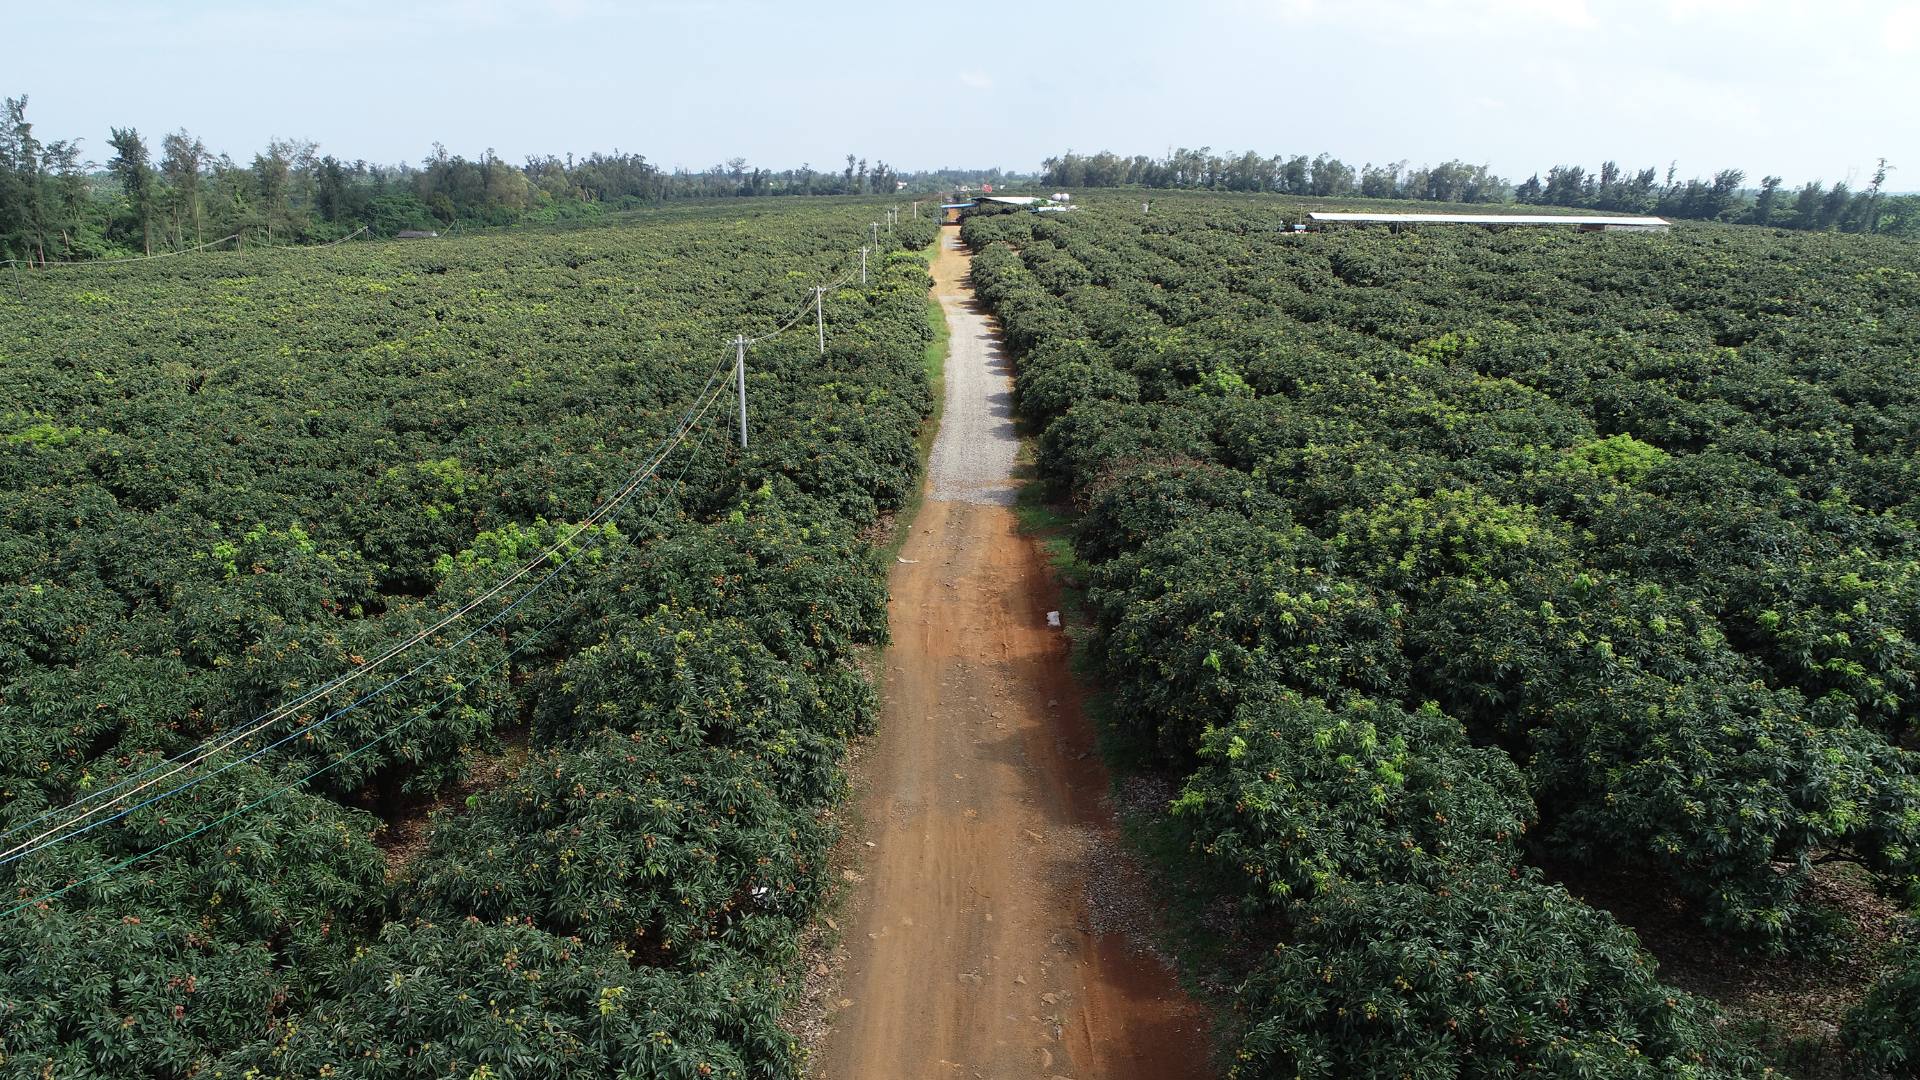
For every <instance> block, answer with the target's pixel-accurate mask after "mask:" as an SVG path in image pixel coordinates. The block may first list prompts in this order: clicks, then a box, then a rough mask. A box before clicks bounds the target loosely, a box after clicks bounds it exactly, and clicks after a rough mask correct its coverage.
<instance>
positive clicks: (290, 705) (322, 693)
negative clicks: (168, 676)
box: [0, 234, 853, 865]
mask: <svg viewBox="0 0 1920 1080" xmlns="http://www.w3.org/2000/svg"><path fill="white" fill-rule="evenodd" d="M236 235H237V234H236ZM232 238H233V237H228V238H226V239H232ZM341 239H342V240H346V239H351V235H350V236H348V237H342V238H341ZM219 242H220V241H212V243H219ZM338 242H340V241H336V243H338ZM169 254H178V252H170V253H169ZM852 280H853V273H852V272H851V271H849V272H848V273H847V274H845V275H843V276H842V277H841V278H839V279H838V280H837V281H835V282H833V283H831V284H829V285H826V286H823V287H820V288H823V289H825V290H832V289H836V288H839V287H840V286H841V285H844V284H846V283H848V282H850V281H852ZM808 306H810V305H809V304H807V303H802V304H801V306H800V309H799V310H798V311H797V312H796V313H795V315H794V316H793V318H791V319H789V320H787V322H786V323H785V324H784V325H782V326H781V327H780V328H779V329H777V330H774V331H772V332H771V333H768V334H763V335H761V336H759V337H755V338H749V339H747V344H749V345H752V344H757V343H759V342H762V341H765V340H767V339H768V338H772V337H776V336H778V335H780V334H782V333H785V332H786V331H787V330H789V329H792V328H793V327H794V326H795V325H797V324H798V323H799V321H800V319H802V318H804V317H805V315H806V309H807V307H808ZM605 510H606V506H604V505H603V506H602V507H601V509H600V510H596V511H595V513H594V514H593V515H591V516H589V517H588V519H587V521H586V522H583V523H581V524H580V525H579V526H577V527H576V528H575V530H574V532H573V533H572V534H570V535H569V536H567V537H566V538H565V539H563V540H561V541H559V542H557V543H555V544H554V545H553V546H551V547H549V548H548V549H547V550H545V551H543V552H542V553H541V554H540V556H539V557H537V558H536V559H534V560H533V561H532V562H531V563H529V564H527V565H526V566H523V567H521V568H520V569H519V570H518V571H516V572H515V573H514V574H513V575H512V576H510V577H508V578H507V579H506V580H504V581H502V582H500V583H499V584H498V585H496V586H494V588H492V589H490V590H488V591H487V592H485V593H483V594H481V595H480V596H478V597H475V598H474V600H473V601H471V602H470V603H468V604H467V605H466V606H465V607H463V608H461V609H459V610H457V611H455V612H454V613H453V614H451V615H449V616H447V617H445V618H443V619H442V620H441V621H440V622H438V623H436V624H434V625H433V626H430V627H427V628H426V629H425V630H422V631H420V632H418V633H416V634H415V635H414V636H412V637H410V638H408V639H407V640H405V641H403V642H401V643H400V644H398V645H396V646H393V647H390V648H389V649H388V650H387V651H386V652H385V653H383V654H382V655H380V656H378V657H376V658H375V659H374V660H372V661H370V662H368V663H366V664H363V665H361V666H358V667H355V668H353V669H352V670H350V671H347V672H343V673H341V674H340V675H338V676H335V677H334V678H333V679H330V680H328V681H326V682H324V683H321V684H320V685H319V686H316V687H314V688H312V689H310V690H308V691H307V692H306V693H304V694H302V695H300V696H299V697H297V698H295V699H294V700H292V701H290V702H285V703H283V704H282V705H280V706H279V707H278V708H276V709H274V710H271V711H269V712H267V713H262V714H260V715H259V716H257V717H255V718H253V720H251V721H248V723H246V724H243V725H241V726H240V727H238V728H234V729H229V730H228V731H227V732H224V733H222V734H221V735H218V736H215V737H214V738H212V739H209V740H207V741H205V742H203V743H201V744H200V745H198V746H196V747H193V748H190V749H188V750H186V751H183V752H182V753H181V754H179V755H176V756H175V757H173V758H170V759H167V760H164V761H161V762H159V763H157V764H155V765H153V766H149V767H148V769H146V770H144V771H142V772H140V773H137V774H135V775H134V776H131V777H127V778H123V779H122V780H120V781H119V782H117V783H115V784H113V785H111V786H109V787H107V788H104V789H102V790H100V791H96V792H92V793H90V794H88V795H87V796H86V797H84V798H82V799H78V800H75V801H74V802H72V803H70V804H68V805H66V806H64V807H61V808H57V809H52V810H49V811H47V812H45V813H43V814H41V815H40V816H39V817H38V818H35V819H34V820H33V821H30V822H27V823H25V824H23V825H16V826H12V827H10V828H7V829H5V830H0V840H3V839H5V838H7V837H10V836H13V835H15V834H16V833H19V832H21V831H24V830H26V829H31V828H35V827H38V826H39V825H41V824H42V823H44V822H45V821H46V820H47V819H49V818H52V817H55V816H57V815H59V814H61V813H63V812H74V811H81V808H83V807H86V806H87V805H88V804H89V803H92V802H96V801H100V800H105V802H104V803H103V804H102V805H101V806H99V807H94V808H91V809H87V810H85V811H84V812H81V813H80V814H79V816H78V817H77V818H73V819H71V820H69V821H67V822H64V823H62V824H60V825H57V826H54V827H53V828H52V829H49V830H46V831H44V832H42V833H40V834H39V835H36V836H34V837H32V838H30V839H29V840H27V841H25V842H24V843H21V844H16V845H14V846H13V847H10V848H7V849H5V850H4V851H0V865H5V864H7V863H8V862H12V861H14V860H15V859H16V858H18V857H19V856H20V855H21V854H22V852H23V849H26V848H29V847H33V846H34V845H37V844H39V842H40V841H41V840H44V839H46V838H47V837H48V836H51V835H54V834H56V833H59V832H62V831H64V830H66V829H69V828H73V827H74V826H75V825H77V824H79V823H80V822H83V821H85V820H86V819H87V818H90V817H93V816H95V815H97V814H99V813H102V812H105V811H106V810H107V809H108V807H110V806H111V805H112V804H113V803H116V802H119V801H122V800H124V799H126V798H129V797H132V796H133V795H137V794H139V793H140V792H141V791H144V790H147V789H148V788H150V787H153V786H155V785H156V784H158V783H161V782H164V781H165V780H166V779H167V778H168V777H169V776H172V775H175V774H177V773H178V772H180V771H182V770H183V769H185V768H191V767H193V766H194V765H197V764H199V762H200V761H203V760H205V759H206V758H208V757H211V756H212V755H214V754H217V753H219V752H221V751H223V750H225V749H227V748H229V747H231V746H233V745H235V744H236V743H239V742H241V741H244V740H245V739H247V738H250V737H252V736H253V735H255V734H258V733H260V732H262V731H264V730H266V729H268V728H271V727H273V726H274V725H276V724H278V723H279V722H280V721H282V720H284V719H286V718H287V717H288V716H291V715H294V714H295V713H297V712H298V711H299V710H300V709H302V708H304V707H306V706H307V705H309V704H311V703H313V702H314V701H317V700H320V699H321V698H323V697H327V696H329V695H331V694H332V693H333V692H334V691H336V690H339V689H341V688H342V687H344V686H347V685H349V684H351V683H353V682H355V681H357V680H358V679H360V678H361V677H362V676H364V675H366V674H367V673H369V672H371V671H373V670H376V669H378V668H379V667H381V666H382V665H384V664H386V663H387V662H388V661H390V660H392V659H393V658H394V657H396V656H398V655H400V654H401V653H404V652H406V651H407V650H409V649H411V648H413V647H414V646H415V645H418V644H419V643H420V642H422V641H424V640H426V639H427V638H429V637H431V636H432V635H434V634H437V633H439V632H440V631H441V630H443V629H445V628H446V627H447V626H449V625H451V624H452V623H454V622H456V621H458V620H460V619H462V618H464V617H466V616H467V615H468V614H470V613H471V612H472V611H473V610H475V609H476V608H477V607H478V606H479V605H480V604H483V603H485V602H486V601H488V600H490V599H492V598H493V597H494V596H496V595H498V594H499V593H500V592H502V591H504V590H505V589H506V588H507V587H509V586H511V585H512V584H513V583H514V582H516V581H518V580H519V579H520V578H521V577H522V576H524V575H525V574H526V573H528V572H530V571H532V570H534V569H536V568H538V567H539V566H540V565H542V564H544V563H545V562H546V561H547V560H548V559H550V558H551V557H552V556H553V555H554V553H555V552H557V551H558V550H559V549H560V548H562V547H565V546H566V545H568V544H570V543H572V541H573V539H574V538H575V537H577V536H578V535H579V534H580V532H581V531H583V530H585V529H587V528H590V527H591V526H592V525H593V524H595V523H597V521H598V518H599V515H600V514H601V513H602V512H604V511H605ZM498 618H499V615H496V616H495V619H498ZM492 622H493V620H489V622H488V623H487V624H485V625H491V624H492ZM472 636H473V635H472V634H469V635H468V637H467V638H463V639H462V642H461V643H464V641H466V640H468V639H470V638H471V637H472ZM459 644H460V643H456V644H455V645H454V646H451V647H456V648H457V647H458V645H459ZM418 670H420V669H419V668H415V669H413V671H409V672H408V673H407V674H408V675H411V674H413V673H414V672H415V671H418ZM405 677H406V676H404V675H403V676H402V678H405ZM392 685H393V683H392V682H389V683H388V684H387V686H386V687H382V688H381V689H382V690H384V689H386V688H387V687H390V686H392ZM378 692H379V691H376V693H378ZM363 700H364V699H363ZM356 704H357V703H356ZM189 759H191V760H189ZM160 770H165V771H164V772H163V774H162V775H160V776H158V777H151V776H150V774H152V773H153V772H155V771H160ZM129 784H134V785H137V786H136V787H135V788H134V790H133V791H132V792H128V793H127V794H125V795H119V794H115V793H116V792H118V791H120V790H121V789H122V788H124V787H126V786H127V785H129ZM118 816H123V815H116V818H115V820H117V818H118Z"/></svg>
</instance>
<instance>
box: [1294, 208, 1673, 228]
mask: <svg viewBox="0 0 1920 1080" xmlns="http://www.w3.org/2000/svg"><path fill="white" fill-rule="evenodd" d="M1307 220H1308V222H1309V227H1310V228H1313V229H1323V228H1326V227H1327V226H1329V225H1390V226H1392V227H1394V228H1396V229H1397V228H1400V227H1402V226H1407V225H1481V226H1485V227H1488V228H1505V227H1507V226H1513V225H1561V226H1567V227H1570V228H1575V229H1578V230H1579V231H1581V232H1666V231H1667V229H1668V228H1670V227H1671V225H1672V223H1671V222H1669V221H1667V219H1665V218H1657V217H1583V216H1579V215H1575V214H1327V213H1318V212H1315V213H1310V214H1308V215H1307Z"/></svg>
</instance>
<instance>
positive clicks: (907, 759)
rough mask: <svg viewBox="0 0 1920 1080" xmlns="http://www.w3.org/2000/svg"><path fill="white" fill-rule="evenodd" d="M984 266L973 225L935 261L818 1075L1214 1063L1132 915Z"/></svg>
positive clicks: (1072, 1071) (1037, 1071) (860, 1077)
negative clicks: (929, 327)
mask: <svg viewBox="0 0 1920 1080" xmlns="http://www.w3.org/2000/svg"><path fill="white" fill-rule="evenodd" d="M969 264H970V259H969V257H968V256H967V254H966V253H965V252H964V251H963V250H961V249H960V248H959V246H958V239H957V237H955V236H953V235H952V233H951V232H949V233H948V234H947V235H946V236H944V237H943V238H942V240H941V249H940V254H939V256H938V258H937V259H936V260H935V262H934V279H935V295H936V296H938V297H939V299H940V302H941V304H942V306H943V307H944V308H945V311H946V316H947V325H948V328H949V330H950V340H951V349H950V356H949V359H948V362H947V371H946V380H947V386H946V408H945V414H944V418H943V420H942V423H941V429H940V432H939V434H938V436H937V438H936V441H935V444H934V449H933V454H932V457H931V459H930V461H929V463H928V477H927V485H928V488H927V502H926V503H925V504H924V506H923V507H922V508H921V510H920V513H919V517H918V518H917V519H916V521H915V523H914V526H913V530H912V532H911V533H910V534H909V538H908V540H907V542H906V545H905V547H904V548H903V550H902V551H901V553H900V561H899V562H898V563H897V564H896V565H895V566H894V568H893V574H892V579H891V585H892V600H891V601H890V608H889V617H890V619H891V622H892V628H893V645H892V646H891V647H889V648H888V650H887V652H886V671H885V681H884V687H883V695H884V703H883V707H882V712H881V719H880V731H879V734H878V735H877V736H876V738H875V740H874V743H873V745H872V747H871V748H870V750H869V752H868V754H867V756H866V759H865V760H864V762H863V763H862V766H861V769H860V774H861V776H862V778H863V781H864V785H865V791H864V793H863V795H862V796H861V812H862V814H863V816H864V819H865V821H866V822H867V833H866V836H865V837H864V839H865V840H867V841H869V842H870V843H871V844H872V847H871V849H868V848H867V847H866V846H865V845H861V846H859V847H858V848H856V850H858V851H860V852H861V854H862V856H863V857H864V860H865V865H864V866H861V867H860V868H859V871H860V872H859V873H858V874H857V875H856V876H857V877H858V881H859V883H858V885H857V886H856V888H855V895H854V898H853V900H854V902H853V906H852V911H853V916H852V922H853V925H851V926H849V927H848V928H847V930H846V936H847V941H846V946H845V951H846V977H845V982H844V985H843V987H842V989H841V991H840V993H839V995H838V1009H837V1012H836V1015H835V1017H834V1020H833V1027H832V1029H831V1031H830V1032H829V1033H828V1036H827V1039H826V1043H825V1045H824V1046H823V1047H822V1050H821V1052H820V1054H819V1056H818V1057H817V1058H816V1059H815V1066H814V1070H813V1075H814V1076H815V1077H816V1080H883V1078H884V1080H901V1078H920V1077H949V1076H951V1077H963V1078H1001V1077H1005V1078H1009V1080H1011V1078H1015V1077H1019V1078H1030V1077H1040V1078H1047V1077H1067V1078H1071V1080H1103V1078H1113V1080H1132V1078H1141V1080H1146V1078H1149V1077H1150V1078H1154V1080H1168V1078H1178V1077H1191V1076H1204V1075H1206V1074H1207V1072H1208V1070H1207V1048H1208V1044H1207V1038H1206V1032H1205V1028H1204V1023H1203V1018H1202V1016H1201V1014H1200V1013H1199V1012H1198V1010H1197V1009H1196V1008H1195V1007H1194V1006H1193V1004H1192V1003H1191V1002H1190V1001H1189V1000H1187V999H1186V997H1185V996H1184V995H1183V994H1182V993H1181V992H1180V989H1179V987H1178V984H1177V983H1176V982H1175V980H1174V978H1173V976H1172V974H1171V973H1170V972H1169V971H1168V970H1167V969H1166V968H1165V966H1164V965H1163V964H1162V963H1161V962H1160V961H1159V960H1158V959H1157V958H1156V957H1155V956H1154V955H1152V953H1151V952H1150V951H1148V950H1147V949H1146V948H1144V947H1143V945H1142V943H1141V942H1140V941H1138V940H1136V939H1137V936H1138V935H1137V933H1129V930H1130V929H1134V930H1137V929H1138V928H1137V927H1134V928H1130V927H1128V926H1126V925H1123V924H1124V923H1125V922H1126V921H1127V920H1126V919H1125V918H1124V917H1120V918H1116V916H1115V912H1116V910H1118V911H1122V912H1124V911H1125V910H1126V908H1127V903H1126V902H1127V901H1131V902H1132V903H1133V904H1134V905H1136V906H1144V905H1145V904H1146V902H1147V901H1146V898H1145V897H1144V896H1143V895H1141V890H1140V888H1139V886H1138V884H1137V880H1134V879H1130V877H1129V875H1127V874H1126V872H1125V870H1124V864H1126V856H1125V854H1124V852H1122V851H1121V849H1120V844H1119V841H1118V839H1117V837H1116V834H1115V828H1114V822H1113V815H1112V810H1111V807H1110V806H1109V805H1108V803H1107V800H1106V798H1105V796H1106V792H1107V787H1108V785H1107V776H1106V773H1105V770H1104V769H1103V768H1102V766H1101V764H1100V762H1099V759H1098V757H1097V756H1096V755H1095V754H1094V753H1093V750H1094V745H1093V736H1092V733H1091V731H1090V729H1089V727H1088V724H1087V722H1086V720H1085V718H1084V717H1083V716H1082V714H1081V710H1080V699H1079V695H1078V692H1077V690H1076V688H1075V686H1074V683H1073V680H1072V678H1071V676H1070V674H1069V672H1068V669H1067V645H1066V642H1065V639H1064V638H1063V637H1062V636H1061V634H1060V632H1059V631H1057V630H1052V629H1049V628H1048V626H1047V620H1046V614H1047V612H1048V611H1049V610H1050V609H1053V608H1057V607H1058V606H1059V604H1058V594H1057V591H1056V587H1055V585H1054V583H1053V580H1052V578H1051V575H1050V574H1049V572H1048V570H1047V568H1046V566H1045V564H1044V563H1043V562H1042V560H1041V557H1040V554H1039V552H1038V551H1037V550H1036V549H1035V547H1034V545H1033V543H1032V542H1031V541H1030V540H1029V539H1028V538H1026V537H1024V536H1022V535H1021V534H1020V532H1019V530H1018V528H1017V527H1016V521H1015V518H1014V514H1013V511H1012V510H1011V508H1010V505H1009V504H1010V503H1011V502H1012V501H1013V496H1014V494H1015V492H1016V490H1017V482H1016V480H1015V478H1014V476H1013V464H1014V457H1015V453H1016V451H1017V449H1018V439H1017V434H1016V431H1015V428H1014V424H1013V417H1012V400H1011V391H1012V384H1011V378H1010V375H1011V372H1010V368H1009V364H1008V361H1007V359H1006V356H1005V354H1004V352H1003V351H1002V349H1001V347H1000V341H999V334H998V331H997V329H996V328H995V327H994V325H993V324H992V322H991V321H990V320H989V319H988V317H987V316H986V315H985V314H984V313H983V312H982V311H981V310H980V309H979V308H978V306H977V305H976V303H975V301H974V299H973V293H972V289H971V288H970V287H969V285H968V284H967V272H968V267H969ZM1127 894H1131V895H1127ZM1116 901H1118V902H1116Z"/></svg>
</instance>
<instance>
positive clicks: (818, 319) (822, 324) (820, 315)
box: [813, 285, 827, 356]
mask: <svg viewBox="0 0 1920 1080" xmlns="http://www.w3.org/2000/svg"><path fill="white" fill-rule="evenodd" d="M813 321H814V325H815V327H817V328H818V329H819V331H820V355H821V356H825V355H827V287H826V286H825V285H815V286H814V287H813Z"/></svg>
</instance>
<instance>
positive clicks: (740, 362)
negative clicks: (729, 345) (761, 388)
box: [733, 334, 747, 450]
mask: <svg viewBox="0 0 1920 1080" xmlns="http://www.w3.org/2000/svg"><path fill="white" fill-rule="evenodd" d="M733 344H734V347H735V348H736V349H738V350H739V351H738V352H737V353H735V354H734V356H735V359H734V362H733V373H734V376H735V377H736V378H737V379H738V380H739V386H740V449H742V450H745V449H746V448H747V336H746V335H745V334H741V335H740V336H739V337H736V338H734V339H733Z"/></svg>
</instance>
